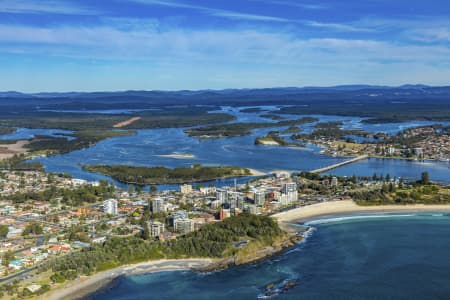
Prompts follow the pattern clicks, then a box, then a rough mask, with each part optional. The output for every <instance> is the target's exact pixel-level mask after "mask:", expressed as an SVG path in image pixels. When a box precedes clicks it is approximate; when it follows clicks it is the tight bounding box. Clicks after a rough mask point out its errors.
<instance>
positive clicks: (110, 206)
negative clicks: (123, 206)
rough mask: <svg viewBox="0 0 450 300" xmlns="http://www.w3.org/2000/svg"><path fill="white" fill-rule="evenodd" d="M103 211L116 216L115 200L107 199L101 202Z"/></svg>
mask: <svg viewBox="0 0 450 300" xmlns="http://www.w3.org/2000/svg"><path fill="white" fill-rule="evenodd" d="M103 211H104V212H105V213H106V214H109V215H117V200H116V199H107V200H105V201H103Z"/></svg>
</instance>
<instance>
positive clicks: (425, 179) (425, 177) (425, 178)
mask: <svg viewBox="0 0 450 300" xmlns="http://www.w3.org/2000/svg"><path fill="white" fill-rule="evenodd" d="M420 181H421V183H422V184H429V183H430V175H429V174H428V172H423V173H422V176H421V180H420Z"/></svg>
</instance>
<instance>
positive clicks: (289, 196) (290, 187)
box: [280, 182, 298, 204]
mask: <svg viewBox="0 0 450 300" xmlns="http://www.w3.org/2000/svg"><path fill="white" fill-rule="evenodd" d="M282 194H284V195H286V200H285V203H286V204H291V203H293V202H295V201H297V200H298V192H297V184H296V183H295V182H290V183H285V184H284V185H283V190H282ZM282 196H283V195H282ZM280 200H281V199H280ZM281 202H283V201H281Z"/></svg>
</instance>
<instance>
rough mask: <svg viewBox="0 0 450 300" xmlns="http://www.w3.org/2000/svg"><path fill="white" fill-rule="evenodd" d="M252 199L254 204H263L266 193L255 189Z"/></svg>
mask: <svg viewBox="0 0 450 300" xmlns="http://www.w3.org/2000/svg"><path fill="white" fill-rule="evenodd" d="M253 200H254V201H255V205H258V206H263V205H264V202H265V201H266V193H265V192H264V191H261V190H257V191H255V193H254V196H253Z"/></svg>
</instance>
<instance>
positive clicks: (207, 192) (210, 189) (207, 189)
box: [200, 186, 216, 195]
mask: <svg viewBox="0 0 450 300" xmlns="http://www.w3.org/2000/svg"><path fill="white" fill-rule="evenodd" d="M215 192H216V187H214V186H208V187H201V188H200V193H202V194H203V195H213V194H214V193H215Z"/></svg>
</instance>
